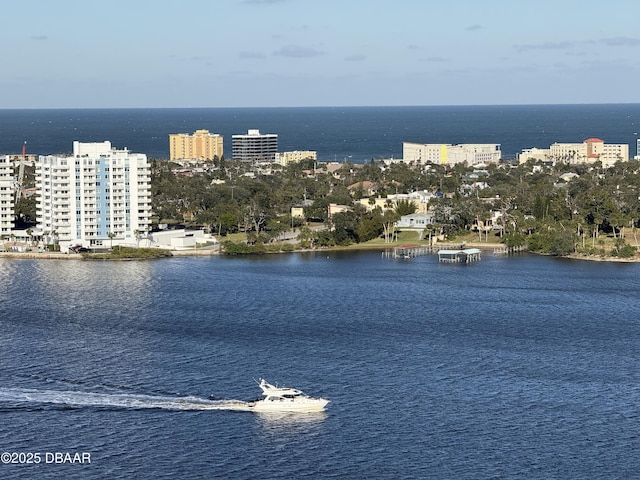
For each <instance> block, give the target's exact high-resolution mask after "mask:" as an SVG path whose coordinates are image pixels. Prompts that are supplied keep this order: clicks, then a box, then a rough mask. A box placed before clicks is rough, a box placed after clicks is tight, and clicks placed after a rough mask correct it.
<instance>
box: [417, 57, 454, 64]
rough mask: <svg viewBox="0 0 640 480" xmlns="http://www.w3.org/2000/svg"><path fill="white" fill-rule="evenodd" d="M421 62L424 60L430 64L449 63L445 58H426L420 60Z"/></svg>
mask: <svg viewBox="0 0 640 480" xmlns="http://www.w3.org/2000/svg"><path fill="white" fill-rule="evenodd" d="M421 60H424V61H425V62H432V63H446V62H449V61H450V60H449V59H448V58H445V57H427V58H422V59H421Z"/></svg>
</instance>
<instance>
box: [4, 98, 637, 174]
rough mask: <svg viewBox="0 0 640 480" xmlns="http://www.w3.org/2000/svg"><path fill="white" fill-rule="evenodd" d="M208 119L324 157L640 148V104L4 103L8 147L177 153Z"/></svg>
mask: <svg viewBox="0 0 640 480" xmlns="http://www.w3.org/2000/svg"><path fill="white" fill-rule="evenodd" d="M203 128H204V129H208V130H209V131H211V132H215V133H219V134H221V135H223V136H224V149H225V156H226V157H227V158H230V157H231V136H232V135H233V134H241V133H246V131H247V130H249V129H259V130H260V131H261V132H263V133H277V134H278V147H279V150H280V151H289V150H315V151H317V153H318V159H319V160H320V161H325V162H326V161H351V162H356V163H362V162H366V161H370V160H371V159H372V158H373V159H380V158H391V157H394V158H401V157H402V142H418V143H451V144H458V143H499V144H501V145H502V152H503V158H505V159H513V158H515V155H516V154H517V153H520V152H521V151H522V150H523V149H524V148H531V147H539V148H548V147H549V145H551V144H552V143H554V142H582V141H583V140H585V139H586V138H589V137H599V138H601V139H603V140H604V141H605V142H606V143H626V144H629V153H630V155H631V156H633V155H634V154H635V152H636V140H637V135H638V132H639V131H640V104H620V105H538V106H533V105H530V106H475V107H474V106H469V107H465V106H460V107H333V108H330V107H326V108H321V107H317V108H202V109H198V108H195V109H118V110H109V109H102V110H0V154H8V153H14V154H15V153H20V152H21V149H22V145H23V143H24V142H25V141H26V142H27V151H28V152H30V153H33V154H39V155H48V154H58V153H70V152H71V150H72V146H73V141H74V140H79V141H82V142H102V141H104V140H109V141H111V142H112V144H113V146H115V147H117V148H124V147H127V148H129V149H130V150H132V151H135V152H139V153H146V154H147V155H148V156H149V157H150V158H168V157H169V134H171V133H181V132H184V133H192V132H194V131H195V130H197V129H203Z"/></svg>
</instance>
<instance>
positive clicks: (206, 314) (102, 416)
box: [0, 252, 640, 479]
mask: <svg viewBox="0 0 640 480" xmlns="http://www.w3.org/2000/svg"><path fill="white" fill-rule="evenodd" d="M639 274H640V265H637V264H609V263H599V262H580V261H570V260H561V259H554V258H549V257H539V256H532V255H522V256H514V257H497V256H493V255H492V254H491V253H490V252H485V253H484V254H483V258H482V261H480V262H479V263H477V264H474V265H451V264H439V263H438V261H437V257H435V256H424V257H419V258H414V259H411V260H401V261H400V260H392V259H387V258H384V257H383V256H382V255H381V254H380V252H352V253H339V252H323V253H316V254H302V253H296V254H286V255H272V256H260V257H247V258H225V257H212V258H171V259H164V260H159V261H146V262H144V261H132V262H88V261H81V260H67V261H59V260H48V261H42V260H41V261H37V260H14V259H0V279H1V280H2V281H1V282H0V300H1V301H0V332H2V334H1V335H0V365H1V366H2V368H0V415H2V422H1V423H0V451H1V452H7V453H10V454H11V453H13V452H27V453H28V452H31V453H41V454H42V457H41V458H42V461H41V462H40V463H39V464H11V463H9V464H0V477H2V478H17V479H31V478H45V479H47V478H51V479H53V478H56V479H57V478H66V479H91V478H110V479H129V478H141V479H145V478H193V479H210V478H234V479H235V478H238V479H250V478H269V479H272V478H273V479H277V478H339V479H343V478H374V479H375V478H380V479H398V478H407V479H413V478H416V479H418V478H420V479H422V478H435V479H442V478H456V479H477V478H517V479H530V478H545V479H546V478H562V479H584V478H590V479H600V478H601V479H610V478H634V477H637V475H638V472H639V471H640V455H639V453H640V452H639V442H640V416H639V413H638V409H639V407H638V405H640V389H639V388H638V385H639V384H640V370H639V369H638V364H639V361H640V348H638V345H640V298H639V297H638V278H639ZM259 377H265V378H267V379H268V380H271V381H273V382H280V383H284V384H290V385H293V386H296V387H298V388H301V389H303V390H304V391H306V392H307V393H308V394H310V395H313V396H322V397H326V398H329V399H330V400H331V403H330V404H329V406H328V408H327V411H326V412H325V413H323V414H319V415H283V416H261V415H258V414H255V413H249V412H240V411H234V410H233V409H225V408H224V407H225V405H227V403H225V401H224V400H223V399H226V400H249V399H253V398H256V397H257V396H258V394H259V389H258V388H257V385H256V384H255V382H254V379H257V378H259ZM211 396H213V397H214V399H212V398H211ZM211 406H216V407H220V409H214V410H212V409H209V407H211ZM48 452H49V453H51V452H60V453H70V454H72V455H73V454H74V453H77V452H82V453H89V454H90V459H91V463H90V464H55V463H53V462H51V463H46V462H45V461H44V460H46V459H47V458H48V457H46V456H45V454H46V453H48ZM51 458H55V457H51Z"/></svg>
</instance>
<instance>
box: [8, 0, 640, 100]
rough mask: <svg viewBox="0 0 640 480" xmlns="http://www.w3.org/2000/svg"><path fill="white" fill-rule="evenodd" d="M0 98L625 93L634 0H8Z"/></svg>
mask: <svg viewBox="0 0 640 480" xmlns="http://www.w3.org/2000/svg"><path fill="white" fill-rule="evenodd" d="M6 3H8V5H7V4H3V7H2V17H1V18H2V29H0V52H1V55H2V56H1V58H2V60H3V62H2V63H3V69H2V75H0V92H2V94H1V95H0V108H93V107H109V108H119V107H265V106H348V105H352V106H360V105H492V104H556V103H640V87H639V85H640V82H639V81H638V79H639V78H640V2H639V1H638V0H608V1H607V2H603V1H601V0H599V1H595V0H581V1H578V0H555V1H550V0H446V1H445V0H393V1H387V0H182V1H181V2H169V1H163V0H126V1H123V0H57V1H53V0H20V1H19V2H18V1H11V2H6Z"/></svg>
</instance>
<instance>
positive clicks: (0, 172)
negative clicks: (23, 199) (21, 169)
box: [0, 155, 16, 237]
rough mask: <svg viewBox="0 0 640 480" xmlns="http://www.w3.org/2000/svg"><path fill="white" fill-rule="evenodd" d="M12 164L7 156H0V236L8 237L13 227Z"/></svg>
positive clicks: (13, 179)
mask: <svg viewBox="0 0 640 480" xmlns="http://www.w3.org/2000/svg"><path fill="white" fill-rule="evenodd" d="M15 181H16V179H15V177H14V175H13V162H11V159H10V157H9V155H2V156H0V235H1V236H2V237H9V235H11V231H12V230H13V225H14V191H15V189H14V187H15Z"/></svg>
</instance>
